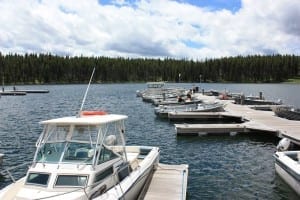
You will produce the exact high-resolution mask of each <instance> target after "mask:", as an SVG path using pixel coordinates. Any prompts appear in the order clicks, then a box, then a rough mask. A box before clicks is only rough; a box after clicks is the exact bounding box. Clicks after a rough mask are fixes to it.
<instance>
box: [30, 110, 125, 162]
mask: <svg viewBox="0 0 300 200" xmlns="http://www.w3.org/2000/svg"><path fill="white" fill-rule="evenodd" d="M125 119H127V116H125V115H101V116H83V117H65V118H58V119H52V120H47V121H43V122H41V124H43V125H44V130H43V132H42V134H41V136H40V138H39V140H38V141H37V143H36V146H37V151H36V154H35V158H34V162H42V163H80V164H92V165H93V166H95V165H98V164H101V163H103V162H106V161H108V160H111V159H114V158H117V157H122V155H123V154H124V153H125V150H124V151H122V149H125V148H118V149H119V151H118V152H116V151H114V148H116V147H125V139H124V132H125V125H124V120H125Z"/></svg>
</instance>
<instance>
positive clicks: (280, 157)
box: [274, 151, 300, 196]
mask: <svg viewBox="0 0 300 200" xmlns="http://www.w3.org/2000/svg"><path fill="white" fill-rule="evenodd" d="M299 154H300V152H298V151H285V152H276V153H275V155H274V157H275V172H276V173H277V174H278V175H279V176H280V177H281V178H282V179H283V180H284V181H285V182H286V183H287V184H288V185H289V186H290V187H291V188H292V189H293V190H294V191H295V192H296V193H297V194H298V195H299V196H300V162H299Z"/></svg>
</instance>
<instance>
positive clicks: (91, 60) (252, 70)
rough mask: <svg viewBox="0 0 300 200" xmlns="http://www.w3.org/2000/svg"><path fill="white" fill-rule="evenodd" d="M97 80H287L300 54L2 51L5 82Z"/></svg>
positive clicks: (0, 70) (298, 67)
mask: <svg viewBox="0 0 300 200" xmlns="http://www.w3.org/2000/svg"><path fill="white" fill-rule="evenodd" d="M94 67H95V68H96V70H95V74H94V82H147V81H168V82H179V81H180V82H199V81H201V82H240V83H242V82H253V83H257V82H282V81H285V80H287V79H289V78H294V77H297V76H299V74H300V56H295V55H268V56H260V55H253V56H237V57H224V58H219V59H205V60H201V61H194V60H188V59H182V60H178V59H172V58H165V59H149V58H134V59H133V58H121V57H120V58H109V57H84V56H75V57H69V56H57V55H52V54H25V55H19V54H7V55H3V54H1V53H0V74H1V75H2V79H3V81H4V82H5V84H54V83H85V82H87V81H88V80H89V78H90V75H91V72H92V70H93V68H94Z"/></svg>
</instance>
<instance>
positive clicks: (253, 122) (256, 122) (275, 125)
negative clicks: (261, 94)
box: [170, 101, 300, 145]
mask: <svg viewBox="0 0 300 200" xmlns="http://www.w3.org/2000/svg"><path fill="white" fill-rule="evenodd" d="M170 115H171V117H173V118H181V117H182V118H186V117H187V116H190V117H192V118H197V117H199V118H204V117H207V118H210V117H218V118H222V117H225V116H231V117H232V116H235V117H237V118H241V119H243V120H244V121H245V123H242V124H200V125H199V124H198V125H193V124H176V125H175V128H176V131H177V134H178V133H179V135H184V134H185V133H188V132H192V133H194V134H196V133H198V135H199V133H200V135H203V133H208V134H209V133H216V132H217V133H221V132H223V133H225V132H228V133H230V132H248V131H266V132H272V133H274V134H276V135H277V136H278V137H287V138H289V139H291V140H292V141H294V142H295V143H297V144H299V145H300V121H294V120H288V119H284V118H280V117H277V116H276V115H275V114H274V112H272V111H262V110H255V109H252V108H251V107H250V106H247V105H239V104H234V103H232V102H231V101H226V107H225V112H221V113H211V114H210V115H209V113H192V114H191V113H188V114H187V113H177V114H175V113H170ZM222 129H223V130H222Z"/></svg>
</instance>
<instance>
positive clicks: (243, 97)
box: [241, 94, 245, 105]
mask: <svg viewBox="0 0 300 200" xmlns="http://www.w3.org/2000/svg"><path fill="white" fill-rule="evenodd" d="M244 101H245V95H244V94H242V95H241V105H244Z"/></svg>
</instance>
